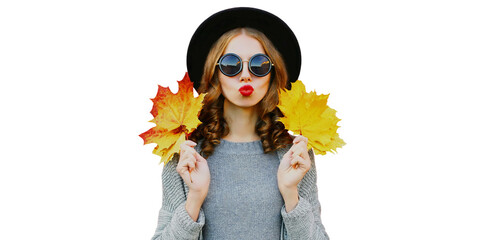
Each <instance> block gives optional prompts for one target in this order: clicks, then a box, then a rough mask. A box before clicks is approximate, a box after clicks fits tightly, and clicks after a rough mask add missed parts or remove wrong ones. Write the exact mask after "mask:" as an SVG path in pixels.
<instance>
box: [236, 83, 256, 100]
mask: <svg viewBox="0 0 493 240" xmlns="http://www.w3.org/2000/svg"><path fill="white" fill-rule="evenodd" d="M238 91H240V93H241V95H243V96H245V97H246V96H250V95H251V94H252V93H253V87H252V86H251V85H243V86H242V87H241V88H240V89H239V90H238Z"/></svg>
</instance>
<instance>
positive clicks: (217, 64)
mask: <svg viewBox="0 0 493 240" xmlns="http://www.w3.org/2000/svg"><path fill="white" fill-rule="evenodd" d="M227 56H235V57H237V58H238V59H239V60H240V61H241V64H240V69H239V70H238V72H236V73H235V74H226V73H225V72H224V71H223V68H222V67H221V64H219V63H220V62H221V61H222V60H223V59H224V58H225V57H227ZM256 56H264V57H266V58H267V59H268V60H269V62H270V64H269V70H268V71H267V73H265V74H263V75H262V74H256V73H254V72H253V71H252V67H251V60H252V59H253V58H254V57H256ZM244 62H248V70H249V71H250V73H252V74H253V75H255V76H257V77H264V76H267V74H269V73H270V71H272V67H274V63H272V60H271V59H270V57H269V56H267V54H263V53H257V54H255V55H253V56H252V57H251V58H250V59H249V60H245V61H243V59H241V57H240V56H238V55H237V54H235V53H226V54H224V55H223V56H222V57H221V58H219V61H217V63H216V66H219V70H220V71H221V72H222V73H223V74H224V75H226V76H228V77H234V76H236V75H238V74H239V73H241V71H243V63H244Z"/></svg>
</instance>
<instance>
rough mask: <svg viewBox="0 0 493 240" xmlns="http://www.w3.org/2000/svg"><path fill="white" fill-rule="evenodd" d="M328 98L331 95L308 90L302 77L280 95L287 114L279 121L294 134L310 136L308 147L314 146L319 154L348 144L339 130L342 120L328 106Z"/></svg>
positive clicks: (284, 112) (281, 104)
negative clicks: (338, 124) (338, 123)
mask: <svg viewBox="0 0 493 240" xmlns="http://www.w3.org/2000/svg"><path fill="white" fill-rule="evenodd" d="M328 97H329V95H328V94H320V95H317V93H316V92H310V93H307V92H306V90H305V85H304V84H303V83H302V82H301V81H300V80H298V81H296V82H294V83H293V84H292V88H291V90H290V91H282V92H281V94H280V95H279V106H278V107H279V109H280V110H281V111H282V112H283V114H284V117H282V118H280V119H279V121H281V122H282V123H284V125H285V126H286V128H287V129H289V130H291V131H292V132H293V133H295V134H301V135H303V136H305V137H306V138H308V149H310V147H312V148H313V150H314V152H315V154H321V155H325V153H326V152H327V151H330V152H332V153H334V152H335V151H336V148H340V147H342V146H344V145H345V144H346V143H345V142H344V141H343V140H342V139H341V138H340V137H339V134H338V133H337V129H338V128H339V126H337V122H339V121H340V119H339V118H337V117H336V111H335V110H334V109H332V108H330V107H329V106H327V99H328Z"/></svg>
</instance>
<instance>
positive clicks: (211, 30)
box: [187, 7, 301, 89]
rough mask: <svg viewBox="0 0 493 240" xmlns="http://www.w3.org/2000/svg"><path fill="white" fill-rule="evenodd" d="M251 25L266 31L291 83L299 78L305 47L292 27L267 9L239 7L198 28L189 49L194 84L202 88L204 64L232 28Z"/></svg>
mask: <svg viewBox="0 0 493 240" xmlns="http://www.w3.org/2000/svg"><path fill="white" fill-rule="evenodd" d="M239 27H250V28H253V29H256V30H259V31H260V32H262V33H264V34H265V36H267V38H269V40H270V41H271V42H272V43H273V44H274V46H275V47H276V49H277V50H278V51H279V52H280V53H281V55H282V58H283V60H284V62H285V64H286V68H287V72H288V80H289V82H295V81H296V80H297V79H298V76H299V74H300V69H301V50H300V46H299V44H298V40H297V39H296V36H295V35H294V33H293V31H291V29H290V28H289V26H288V25H287V24H286V23H285V22H284V21H282V20H281V19H280V18H278V17H277V16H275V15H274V14H272V13H269V12H267V11H264V10H261V9H257V8H249V7H238V8H230V9H226V10H223V11H220V12H217V13H215V14H213V15H212V16H210V17H209V18H207V19H206V20H205V21H204V22H203V23H202V24H200V26H199V27H198V28H197V30H195V33H194V34H193V36H192V39H191V40H190V44H189V45H188V52H187V69H188V75H189V77H190V80H191V81H192V82H193V87H194V88H195V89H198V88H199V87H200V79H201V77H202V73H203V71H204V64H205V60H206V58H207V55H208V54H209V51H210V49H211V47H212V45H213V44H214V43H215V42H216V41H217V39H219V37H221V36H222V35H223V34H224V33H226V32H227V31H229V30H232V29H235V28H239Z"/></svg>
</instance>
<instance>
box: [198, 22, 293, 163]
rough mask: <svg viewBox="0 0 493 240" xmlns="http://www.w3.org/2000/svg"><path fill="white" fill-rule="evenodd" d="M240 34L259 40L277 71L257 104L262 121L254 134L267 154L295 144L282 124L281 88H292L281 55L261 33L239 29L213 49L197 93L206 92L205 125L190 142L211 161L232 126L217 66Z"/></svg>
mask: <svg viewBox="0 0 493 240" xmlns="http://www.w3.org/2000/svg"><path fill="white" fill-rule="evenodd" d="M241 33H245V34H246V35H248V36H250V37H253V38H255V39H257V40H258V41H259V42H260V44H261V45H262V47H263V48H264V50H265V53H266V54H267V55H268V56H269V57H270V58H271V60H272V62H273V63H274V68H273V69H274V71H272V72H271V76H270V81H269V89H268V90H267V93H266V95H265V96H264V98H262V100H260V102H259V103H258V104H257V111H258V116H259V118H258V119H257V122H256V124H255V132H256V133H257V134H258V135H259V136H260V139H261V142H262V147H263V149H264V153H268V152H272V151H275V150H277V149H279V148H283V147H286V145H287V144H289V143H292V142H293V139H292V137H291V136H290V134H289V133H288V131H287V129H285V126H284V124H283V123H281V122H279V121H278V119H279V118H280V117H284V114H283V113H282V112H281V110H280V109H279V108H278V107H277V105H278V104H279V93H280V91H281V89H284V88H287V87H290V85H288V84H289V82H288V74H287V71H286V65H285V64H284V60H283V59H282V56H281V54H280V53H279V52H278V51H277V49H276V48H275V46H274V45H273V44H272V42H271V41H270V40H269V39H268V38H267V37H266V36H265V35H264V34H263V33H262V32H260V31H258V30H256V29H252V28H236V29H233V30H230V31H228V32H226V33H224V34H223V35H222V36H221V37H220V38H219V39H218V40H217V41H216V42H215V43H214V45H213V46H212V48H211V50H210V51H209V54H208V56H207V59H206V62H205V66H204V73H203V75H202V79H201V82H200V88H199V89H198V91H197V92H199V93H207V94H206V95H205V97H204V101H203V102H202V103H203V106H202V110H201V111H200V113H199V120H200V121H201V122H202V123H201V124H200V125H199V126H198V127H197V129H195V131H193V132H192V133H191V135H190V137H189V139H190V140H192V141H194V142H197V143H198V141H199V140H201V139H204V141H203V142H202V146H201V148H202V150H201V155H202V156H204V157H205V158H208V157H209V156H210V155H212V153H213V152H214V148H215V147H216V146H217V145H218V144H219V143H220V139H221V138H222V137H224V136H226V135H228V133H229V127H228V124H227V123H226V120H225V119H224V115H223V114H224V112H223V110H224V109H223V106H224V96H223V94H222V90H221V85H220V83H219V77H218V74H219V73H218V72H219V71H217V67H216V63H217V61H218V60H219V58H220V57H221V56H222V55H223V54H224V51H225V49H226V47H227V46H228V44H229V42H230V41H231V39H233V38H234V37H236V36H238V35H239V34H241Z"/></svg>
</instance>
